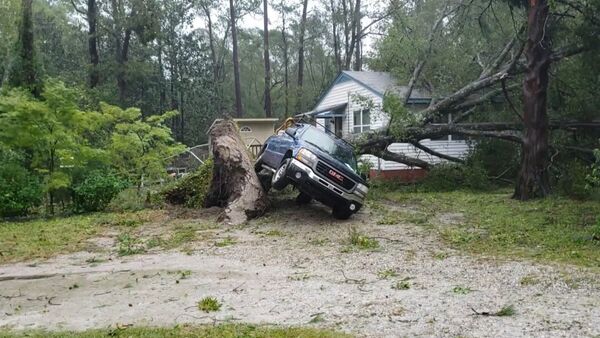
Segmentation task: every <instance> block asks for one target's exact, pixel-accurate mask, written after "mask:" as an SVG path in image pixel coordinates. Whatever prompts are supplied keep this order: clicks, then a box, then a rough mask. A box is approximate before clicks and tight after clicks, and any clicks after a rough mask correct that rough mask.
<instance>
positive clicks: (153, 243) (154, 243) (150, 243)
mask: <svg viewBox="0 0 600 338" xmlns="http://www.w3.org/2000/svg"><path fill="white" fill-rule="evenodd" d="M161 243H162V239H161V238H160V237H158V236H155V237H152V238H150V239H149V240H147V241H146V249H148V250H150V249H153V248H156V247H159V246H160V245H161Z"/></svg>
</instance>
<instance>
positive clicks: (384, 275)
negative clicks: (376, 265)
mask: <svg viewBox="0 0 600 338" xmlns="http://www.w3.org/2000/svg"><path fill="white" fill-rule="evenodd" d="M396 276H398V273H397V272H396V270H395V269H384V270H379V271H378V272H377V277H379V279H388V278H390V277H396Z"/></svg>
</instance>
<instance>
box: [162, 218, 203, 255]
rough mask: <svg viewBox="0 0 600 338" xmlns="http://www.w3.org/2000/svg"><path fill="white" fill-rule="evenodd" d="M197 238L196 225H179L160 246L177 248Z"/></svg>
mask: <svg viewBox="0 0 600 338" xmlns="http://www.w3.org/2000/svg"><path fill="white" fill-rule="evenodd" d="M196 238H197V232H196V227H195V226H194V225H192V224H185V225H178V226H176V227H175V229H174V230H173V233H172V234H171V236H169V237H168V238H167V239H164V240H162V241H161V243H160V246H161V247H163V248H164V249H167V250H169V249H175V248H178V247H180V246H181V245H183V244H186V243H190V242H193V241H194V240H196Z"/></svg>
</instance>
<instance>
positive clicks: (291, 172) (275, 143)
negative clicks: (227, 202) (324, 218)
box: [255, 123, 369, 219]
mask: <svg viewBox="0 0 600 338" xmlns="http://www.w3.org/2000/svg"><path fill="white" fill-rule="evenodd" d="M255 169H256V171H257V172H261V171H264V170H265V169H266V170H267V171H269V172H270V173H271V175H270V176H271V180H270V182H267V183H270V186H271V187H272V188H274V189H277V190H281V189H283V188H285V187H286V186H287V185H288V184H293V185H294V186H295V187H296V188H297V189H298V190H299V191H300V195H299V196H298V198H297V201H298V202H299V203H308V202H310V201H311V200H312V199H315V200H317V201H319V202H321V203H323V204H325V205H328V206H330V207H331V208H332V209H333V211H332V214H333V216H334V217H335V218H338V219H347V218H349V217H350V216H352V214H354V213H355V212H357V211H358V210H360V208H361V207H362V205H363V203H364V200H365V197H366V196H367V193H368V191H369V188H368V186H367V183H366V181H365V177H364V176H363V175H361V174H360V173H359V172H358V168H357V163H356V157H355V155H354V152H353V149H352V146H351V145H349V144H348V143H346V142H345V141H343V140H341V139H339V138H336V137H335V136H333V135H330V134H328V133H326V132H324V131H322V130H320V129H318V128H316V127H314V126H312V125H310V124H303V123H298V124H295V125H293V126H292V127H290V128H287V129H286V130H285V132H282V133H280V134H279V135H274V136H271V137H269V138H268V139H267V141H266V142H265V145H264V146H263V148H262V150H261V152H260V153H259V155H258V157H257V160H256V164H255ZM263 185H267V186H268V185H269V184H263Z"/></svg>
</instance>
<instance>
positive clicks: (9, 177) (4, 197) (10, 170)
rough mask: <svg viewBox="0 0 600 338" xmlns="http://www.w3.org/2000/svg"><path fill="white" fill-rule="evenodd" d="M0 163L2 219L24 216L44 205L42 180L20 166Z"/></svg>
mask: <svg viewBox="0 0 600 338" xmlns="http://www.w3.org/2000/svg"><path fill="white" fill-rule="evenodd" d="M11 162H12V161H9V162H8V163H7V162H4V163H0V217H13V216H24V215H26V214H27V212H28V211H30V210H31V209H32V208H34V207H37V206H39V205H40V204H41V203H42V200H43V196H44V191H43V187H42V184H41V182H40V179H39V178H38V177H37V176H35V175H33V174H32V173H30V172H29V171H28V170H27V169H25V168H23V167H22V166H21V165H20V164H18V163H15V162H12V163H11Z"/></svg>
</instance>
